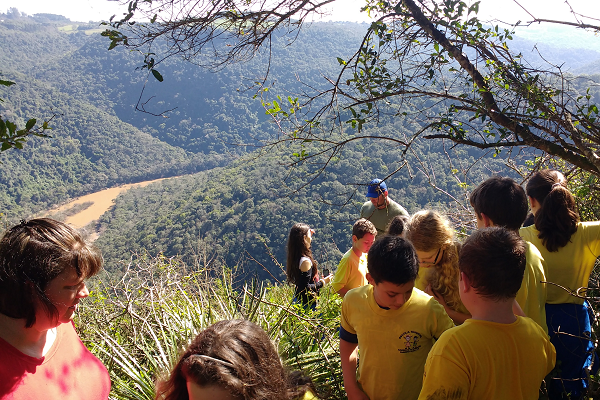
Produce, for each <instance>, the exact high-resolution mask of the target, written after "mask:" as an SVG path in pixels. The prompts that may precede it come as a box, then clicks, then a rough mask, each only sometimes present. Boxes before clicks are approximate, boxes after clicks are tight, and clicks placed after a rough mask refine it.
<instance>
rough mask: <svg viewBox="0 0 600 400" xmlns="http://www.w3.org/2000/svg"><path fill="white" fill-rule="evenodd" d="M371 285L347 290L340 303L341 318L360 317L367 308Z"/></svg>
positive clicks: (371, 291)
mask: <svg viewBox="0 0 600 400" xmlns="http://www.w3.org/2000/svg"><path fill="white" fill-rule="evenodd" d="M372 293H373V290H372V286H371V285H365V286H361V287H357V288H354V289H351V290H349V291H348V292H347V293H346V295H345V296H344V300H343V301H342V317H343V318H346V319H348V318H350V319H352V318H354V317H356V316H359V315H362V314H363V313H364V312H366V310H367V309H368V308H369V297H370V296H372Z"/></svg>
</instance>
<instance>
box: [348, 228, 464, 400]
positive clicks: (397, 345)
mask: <svg viewBox="0 0 600 400" xmlns="http://www.w3.org/2000/svg"><path fill="white" fill-rule="evenodd" d="M418 268H419V260H418V259H417V255H416V253H415V250H414V248H413V246H412V245H411V244H410V242H408V241H407V240H405V239H403V238H401V237H398V236H389V235H386V236H384V237H382V238H381V239H378V240H377V241H375V243H373V245H372V246H371V249H370V250H369V253H368V258H367V269H368V272H367V280H368V282H369V285H366V286H363V287H359V288H356V289H352V290H350V291H349V292H348V293H347V294H346V296H345V297H344V301H343V303H342V318H341V327H340V356H341V361H342V372H343V377H344V387H345V390H346V394H347V395H348V399H349V400H356V399H361V400H366V399H370V400H388V399H389V400H396V399H403V400H416V398H417V397H418V396H419V392H420V390H421V383H422V379H423V368H424V365H425V360H426V358H427V354H428V353H429V350H430V349H431V346H432V345H433V342H434V340H436V339H437V338H438V337H439V336H440V335H441V334H442V332H444V331H445V330H446V329H449V328H450V327H452V326H453V323H452V320H451V319H450V317H448V315H447V314H446V311H445V310H444V307H442V306H441V305H440V304H439V303H438V302H437V301H436V300H435V299H434V298H433V297H431V296H429V295H427V294H426V293H424V292H422V291H420V290H419V289H416V288H414V284H415V278H416V277H417V271H418ZM358 346H360V366H359V367H358V373H357V370H356V360H357V350H358Z"/></svg>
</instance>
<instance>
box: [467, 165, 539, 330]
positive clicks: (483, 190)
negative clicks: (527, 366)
mask: <svg viewBox="0 0 600 400" xmlns="http://www.w3.org/2000/svg"><path fill="white" fill-rule="evenodd" d="M469 200H470V202H471V206H472V207H473V208H474V209H475V214H476V215H477V227H478V228H484V227H489V226H502V227H504V228H506V229H510V230H511V231H515V232H518V231H519V228H520V227H521V225H522V224H523V221H525V218H526V217H527V210H528V209H529V207H528V205H527V195H526V194H525V190H523V188H522V187H521V186H519V185H518V184H517V183H516V182H515V181H513V180H512V179H510V178H503V177H500V176H494V177H491V178H489V179H487V180H485V181H484V182H483V183H481V184H480V185H479V186H477V188H476V189H475V190H473V192H471V195H470V197H469ZM525 245H526V247H527V253H526V260H527V263H526V264H525V273H524V274H523V282H522V283H521V288H520V289H519V291H518V292H517V297H516V300H517V303H518V304H519V306H520V307H521V309H522V310H523V312H524V313H525V315H526V316H528V317H529V318H531V319H532V320H534V321H535V322H537V323H538V325H539V326H541V327H542V328H543V329H544V331H545V332H548V326H547V325H546V308H545V307H546V284H545V283H542V282H546V272H545V270H546V264H545V262H544V258H543V257H542V255H541V253H540V251H539V250H538V249H537V247H535V246H534V245H533V244H531V243H530V242H527V241H526V242H525Z"/></svg>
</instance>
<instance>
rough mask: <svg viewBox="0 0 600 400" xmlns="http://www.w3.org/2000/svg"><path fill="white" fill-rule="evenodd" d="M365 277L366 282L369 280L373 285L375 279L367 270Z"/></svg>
mask: <svg viewBox="0 0 600 400" xmlns="http://www.w3.org/2000/svg"><path fill="white" fill-rule="evenodd" d="M366 278H367V282H369V283H370V284H371V285H373V286H375V280H374V279H373V277H372V276H371V274H370V273H368V272H367V275H366Z"/></svg>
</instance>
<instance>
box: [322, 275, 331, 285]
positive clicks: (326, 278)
mask: <svg viewBox="0 0 600 400" xmlns="http://www.w3.org/2000/svg"><path fill="white" fill-rule="evenodd" d="M332 279H333V274H329V275H327V276H326V277H325V278H323V279H321V280H322V281H323V284H325V285H326V284H328V283H329V282H331V280H332Z"/></svg>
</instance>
